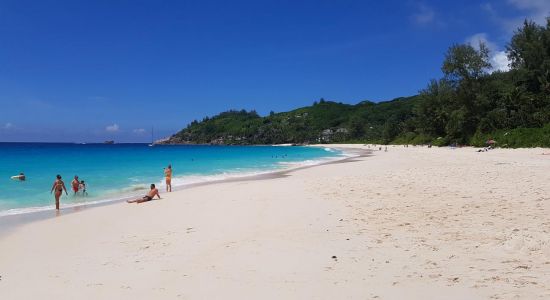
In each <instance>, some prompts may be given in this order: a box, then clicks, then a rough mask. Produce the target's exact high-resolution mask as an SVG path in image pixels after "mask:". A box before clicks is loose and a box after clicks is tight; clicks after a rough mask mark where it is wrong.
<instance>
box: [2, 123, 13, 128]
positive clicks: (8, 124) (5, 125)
mask: <svg viewBox="0 0 550 300" xmlns="http://www.w3.org/2000/svg"><path fill="white" fill-rule="evenodd" d="M14 127H15V126H14V125H13V124H12V123H10V122H8V123H6V124H4V127H2V128H4V129H12V128H14Z"/></svg>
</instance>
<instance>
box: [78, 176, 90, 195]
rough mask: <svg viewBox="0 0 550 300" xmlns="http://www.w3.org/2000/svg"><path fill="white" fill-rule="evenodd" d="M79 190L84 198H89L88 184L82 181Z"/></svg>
mask: <svg viewBox="0 0 550 300" xmlns="http://www.w3.org/2000/svg"><path fill="white" fill-rule="evenodd" d="M78 189H79V190H81V191H82V195H83V196H88V192H86V183H84V180H81V181H80V184H79V185H78Z"/></svg>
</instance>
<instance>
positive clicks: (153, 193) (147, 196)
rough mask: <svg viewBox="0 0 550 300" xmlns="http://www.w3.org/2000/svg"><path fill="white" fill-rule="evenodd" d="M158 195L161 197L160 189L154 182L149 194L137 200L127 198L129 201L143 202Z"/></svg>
mask: <svg viewBox="0 0 550 300" xmlns="http://www.w3.org/2000/svg"><path fill="white" fill-rule="evenodd" d="M155 196H157V197H158V198H159V199H160V194H159V190H158V189H157V188H156V187H155V185H154V184H151V190H150V191H149V193H147V195H145V196H143V197H142V198H138V199H135V200H127V201H126V202H128V203H142V202H147V201H151V200H153V197H155Z"/></svg>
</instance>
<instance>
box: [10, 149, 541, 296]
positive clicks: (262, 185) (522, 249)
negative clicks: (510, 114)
mask: <svg viewBox="0 0 550 300" xmlns="http://www.w3.org/2000/svg"><path fill="white" fill-rule="evenodd" d="M341 146H343V147H363V148H366V147H364V146H356V145H347V146H346V145H341ZM542 153H550V150H549V149H540V148H539V149H516V150H506V149H496V150H492V151H489V152H483V153H477V152H475V149H473V148H461V149H450V148H435V147H434V148H430V149H429V148H427V147H412V146H411V147H409V148H404V147H402V146H389V147H388V152H384V151H374V152H373V153H372V156H369V157H361V158H357V159H353V160H350V161H348V162H343V163H333V164H327V165H321V166H315V167H311V168H306V169H300V170H296V171H293V172H290V173H288V174H285V175H283V176H280V177H278V178H271V179H262V180H249V181H236V182H224V183H216V184H211V185H204V186H198V187H193V188H189V189H184V190H181V191H177V192H173V193H171V194H166V193H161V196H162V197H163V199H162V200H158V201H151V202H148V203H143V204H139V205H138V204H126V203H117V204H113V205H108V206H102V207H95V208H90V209H84V210H82V211H80V212H77V213H70V214H63V213H62V214H61V215H60V216H59V217H54V218H50V219H46V220H41V221H36V222H32V223H29V224H25V225H22V226H19V227H17V228H16V229H14V230H10V231H9V232H7V233H5V234H3V236H0V253H1V255H0V276H1V277H0V299H550V155H542Z"/></svg>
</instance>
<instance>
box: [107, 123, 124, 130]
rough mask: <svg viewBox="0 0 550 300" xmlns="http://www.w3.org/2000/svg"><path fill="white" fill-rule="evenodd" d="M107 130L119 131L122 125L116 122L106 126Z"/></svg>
mask: <svg viewBox="0 0 550 300" xmlns="http://www.w3.org/2000/svg"><path fill="white" fill-rule="evenodd" d="M105 130H106V131H109V132H117V131H119V130H120V127H118V124H116V123H115V124H113V125H108V126H107V127H105Z"/></svg>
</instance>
